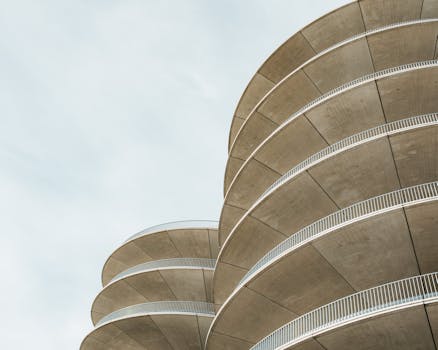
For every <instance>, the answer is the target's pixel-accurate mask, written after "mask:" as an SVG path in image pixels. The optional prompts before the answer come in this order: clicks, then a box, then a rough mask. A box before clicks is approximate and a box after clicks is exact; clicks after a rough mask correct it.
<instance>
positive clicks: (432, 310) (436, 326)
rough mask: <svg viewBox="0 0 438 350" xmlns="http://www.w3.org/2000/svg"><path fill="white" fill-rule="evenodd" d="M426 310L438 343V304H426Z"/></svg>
mask: <svg viewBox="0 0 438 350" xmlns="http://www.w3.org/2000/svg"><path fill="white" fill-rule="evenodd" d="M426 312H427V316H428V318H429V324H430V329H431V331H432V335H433V338H434V340H435V344H438V343H437V341H438V304H437V303H433V304H428V305H426Z"/></svg>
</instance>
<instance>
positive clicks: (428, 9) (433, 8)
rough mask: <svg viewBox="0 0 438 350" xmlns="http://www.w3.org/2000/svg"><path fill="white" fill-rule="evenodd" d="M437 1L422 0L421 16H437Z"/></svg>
mask: <svg viewBox="0 0 438 350" xmlns="http://www.w3.org/2000/svg"><path fill="white" fill-rule="evenodd" d="M437 17H438V2H437V1H436V0H424V2H423V10H422V12H421V18H437Z"/></svg>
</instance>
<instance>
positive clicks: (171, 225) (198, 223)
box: [100, 220, 219, 285]
mask: <svg viewBox="0 0 438 350" xmlns="http://www.w3.org/2000/svg"><path fill="white" fill-rule="evenodd" d="M218 227H219V221H216V220H183V221H171V222H167V223H164V224H159V225H154V226H151V227H148V228H146V229H144V230H142V231H140V232H137V233H135V234H133V235H131V236H130V237H129V238H128V239H127V240H125V241H124V242H122V243H121V244H120V245H119V246H117V248H116V249H114V250H113V251H112V252H111V254H110V255H109V256H108V258H107V259H106V261H105V263H104V264H103V267H102V271H101V276H100V277H101V281H102V284H103V285H105V283H104V273H105V268H106V266H107V264H108V262H109V261H110V259H111V257H112V256H113V255H114V253H116V252H117V251H118V250H119V249H121V248H122V247H124V246H125V245H126V244H128V243H130V242H132V241H135V240H136V239H138V238H140V237H144V236H147V235H150V234H155V233H160V232H164V231H171V230H190V229H193V230H218ZM113 278H114V277H113Z"/></svg>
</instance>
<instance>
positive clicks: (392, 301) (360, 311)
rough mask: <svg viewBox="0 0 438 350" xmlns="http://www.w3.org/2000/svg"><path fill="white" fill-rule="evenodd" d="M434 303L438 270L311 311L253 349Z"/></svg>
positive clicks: (273, 348)
mask: <svg viewBox="0 0 438 350" xmlns="http://www.w3.org/2000/svg"><path fill="white" fill-rule="evenodd" d="M435 302H438V273H437V272H432V273H429V274H424V275H419V276H415V277H410V278H406V279H402V280H399V281H395V282H390V283H386V284H383V285H380V286H377V287H373V288H370V289H366V290H364V291H361V292H358V293H355V294H351V295H349V296H346V297H344V298H341V299H338V300H336V301H334V302H331V303H329V304H326V305H324V306H321V307H319V308H318V309H315V310H313V311H310V312H309V313H306V314H304V315H302V316H300V317H298V318H296V319H295V320H293V321H291V322H289V323H287V324H285V325H284V326H282V327H280V328H279V329H277V330H275V331H274V332H272V333H271V334H269V335H268V336H267V337H265V338H263V339H262V340H261V341H259V342H258V343H257V344H255V345H254V346H253V347H251V350H283V349H286V348H288V347H290V346H292V345H295V344H298V343H301V342H303V341H305V340H307V339H309V338H311V337H314V336H316V335H318V334H321V333H324V332H327V331H329V330H333V329H335V328H340V327H342V326H345V325H347V324H350V323H353V322H358V321H360V320H363V319H367V318H371V317H374V316H377V315H381V314H385V313H389V312H392V311H396V310H400V309H404V308H407V307H412V306H416V305H421V304H430V303H435Z"/></svg>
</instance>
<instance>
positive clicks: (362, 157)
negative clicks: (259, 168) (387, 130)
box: [308, 138, 400, 208]
mask: <svg viewBox="0 0 438 350" xmlns="http://www.w3.org/2000/svg"><path fill="white" fill-rule="evenodd" d="M308 172H309V173H310V174H311V176H312V178H314V179H315V181H316V182H317V183H318V184H319V185H320V186H321V187H322V188H323V189H324V191H325V192H326V193H327V194H328V196H329V197H330V198H331V199H332V200H333V201H334V202H335V203H336V204H337V205H338V206H339V207H341V208H343V207H346V206H348V205H351V204H353V203H355V202H359V201H362V200H365V199H368V198H371V197H374V196H377V195H380V194H383V193H387V192H391V191H394V190H397V189H399V188H400V184H399V181H398V177H397V171H396V168H395V164H394V160H393V158H392V152H391V147H390V144H389V141H388V139H387V138H381V139H378V140H376V141H373V142H368V143H366V144H363V145H361V146H360V147H356V148H353V149H350V150H349V151H348V152H343V153H340V154H338V155H336V156H334V157H331V158H330V159H328V160H327V161H325V162H321V163H319V164H317V165H315V166H314V167H312V168H310V169H309V170H308Z"/></svg>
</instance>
